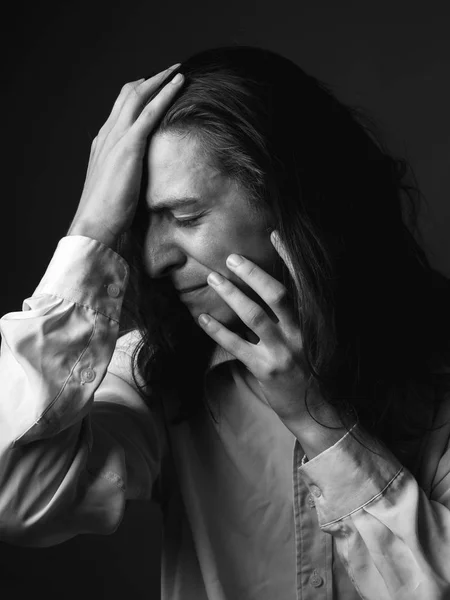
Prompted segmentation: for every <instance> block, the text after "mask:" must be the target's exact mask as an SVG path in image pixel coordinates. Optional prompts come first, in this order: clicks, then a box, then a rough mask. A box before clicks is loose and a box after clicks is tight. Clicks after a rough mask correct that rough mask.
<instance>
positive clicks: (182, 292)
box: [177, 284, 206, 296]
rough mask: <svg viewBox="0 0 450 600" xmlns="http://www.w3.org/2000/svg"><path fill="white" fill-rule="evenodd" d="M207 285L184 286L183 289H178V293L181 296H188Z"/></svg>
mask: <svg viewBox="0 0 450 600" xmlns="http://www.w3.org/2000/svg"><path fill="white" fill-rule="evenodd" d="M205 287H206V285H205V284H204V285H197V286H195V287H189V288H183V289H181V290H177V292H178V294H179V295H180V296H186V295H187V294H192V293H194V292H197V291H199V290H202V289H204V288H205Z"/></svg>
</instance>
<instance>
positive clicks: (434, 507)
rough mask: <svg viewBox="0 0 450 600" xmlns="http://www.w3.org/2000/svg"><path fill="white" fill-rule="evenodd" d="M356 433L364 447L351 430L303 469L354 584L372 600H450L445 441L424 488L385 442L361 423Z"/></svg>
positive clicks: (449, 461)
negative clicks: (368, 431) (428, 484)
mask: <svg viewBox="0 0 450 600" xmlns="http://www.w3.org/2000/svg"><path fill="white" fill-rule="evenodd" d="M447 412H448V411H447ZM447 430H448V427H447ZM351 433H353V434H355V435H356V437H357V438H359V439H360V440H361V441H362V442H363V444H364V445H365V446H367V448H365V447H364V446H362V445H361V444H360V443H359V442H358V441H357V440H356V439H355V438H354V437H353V436H352V435H351V434H350V433H347V434H346V435H345V436H343V437H342V438H341V439H340V440H339V441H338V442H337V443H336V444H334V445H333V446H331V447H330V448H328V449H327V450H325V451H324V452H322V453H321V454H319V455H317V456H316V457H314V458H313V459H312V460H310V461H309V462H306V463H305V464H304V465H301V466H300V467H299V468H298V472H299V475H300V477H302V478H303V480H304V481H305V483H306V484H307V486H308V488H309V490H310V492H311V494H312V495H313V496H314V499H315V506H316V510H317V515H318V522H319V526H320V528H321V529H322V530H323V531H325V532H327V533H329V534H331V535H332V536H333V537H334V539H335V542H336V549H337V551H338V553H339V556H340V558H341V561H342V563H343V565H344V566H345V568H346V570H347V573H348V575H349V577H350V579H351V581H352V582H353V585H354V586H355V588H356V590H357V591H358V593H359V594H360V596H361V598H365V599H367V600H394V599H395V600H425V599H426V600H443V599H444V598H445V599H447V598H449V597H450V475H449V473H450V449H449V446H448V441H447V443H446V449H444V452H443V454H441V456H440V457H439V458H438V459H436V460H435V465H434V466H433V472H434V473H435V475H434V477H433V482H432V486H431V489H430V492H429V493H426V492H425V491H424V490H423V489H422V488H421V487H420V486H419V484H418V482H417V480H416V479H415V478H414V477H413V475H412V474H411V473H410V471H408V469H407V468H405V467H404V466H402V464H401V463H400V462H399V461H398V460H397V458H396V457H395V456H394V455H393V454H392V453H391V452H390V450H389V449H388V448H387V447H386V446H385V445H384V444H382V443H380V442H379V441H378V440H376V439H374V438H373V437H372V436H370V435H368V434H367V433H366V432H363V431H362V430H361V429H360V427H359V425H355V426H354V427H353V428H352V430H351ZM447 440H448V438H447ZM298 451H299V453H300V452H301V451H300V448H299V447H298Z"/></svg>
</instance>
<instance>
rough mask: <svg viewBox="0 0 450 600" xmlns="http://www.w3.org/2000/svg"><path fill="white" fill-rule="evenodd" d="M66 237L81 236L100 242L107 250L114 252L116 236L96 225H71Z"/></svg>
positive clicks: (77, 223)
mask: <svg viewBox="0 0 450 600" xmlns="http://www.w3.org/2000/svg"><path fill="white" fill-rule="evenodd" d="M66 235H68V236H69V235H83V236H85V237H88V238H91V239H94V240H97V241H98V242H101V243H102V244H104V245H105V246H108V248H111V250H114V251H115V250H116V246H117V236H115V235H114V234H113V233H111V232H109V231H107V230H105V229H102V227H101V226H99V225H98V224H95V225H90V224H86V223H80V222H75V223H72V225H71V226H70V227H69V231H68V232H67V234H66Z"/></svg>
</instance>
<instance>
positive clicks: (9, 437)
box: [0, 236, 164, 546]
mask: <svg viewBox="0 0 450 600" xmlns="http://www.w3.org/2000/svg"><path fill="white" fill-rule="evenodd" d="M128 276H129V269H128V265H127V263H126V261H125V260H124V259H123V258H122V257H121V256H120V255H119V254H117V253H116V252H114V251H113V250H111V249H110V248H108V247H107V246H105V245H104V244H102V243H101V242H98V241H97V240H93V239H91V238H88V237H85V236H67V237H64V238H62V239H61V240H60V241H59V243H58V246H57V248H56V250H55V253H54V255H53V257H52V260H51V262H50V264H49V266H48V268H47V270H46V272H45V274H44V277H43V278H42V280H41V282H40V283H39V285H38V286H37V288H36V290H35V292H34V293H33V295H32V296H31V297H30V298H28V299H26V300H25V301H24V303H23V306H22V311H18V312H12V313H8V314H6V315H4V316H3V317H2V318H1V319H0V332H1V335H2V343H1V351H0V395H1V400H0V540H2V541H6V542H9V543H13V544H18V545H29V546H49V545H54V544H58V543H60V542H63V541H65V540H67V539H69V538H71V537H73V536H75V535H77V534H80V533H97V534H108V533H112V532H114V531H115V530H116V529H117V527H118V525H119V524H120V521H121V519H122V516H123V512H124V508H125V502H126V500H127V499H130V498H142V499H148V498H150V497H151V494H152V489H153V484H154V482H155V480H156V478H157V477H158V474H159V470H160V464H161V455H162V447H163V444H164V439H163V438H162V437H161V427H160V424H159V423H158V418H157V416H156V415H155V414H154V412H153V411H150V410H149V409H148V407H147V406H146V404H145V402H144V401H143V400H142V398H141V396H140V395H139V393H138V392H137V390H136V388H135V386H134V385H133V380H132V377H131V353H130V345H129V344H125V341H127V339H128V338H129V336H124V337H123V338H120V339H119V340H117V338H118V332H119V318H120V313H121V308H122V301H123V296H124V293H125V290H126V286H127V283H128ZM128 341H129V339H128Z"/></svg>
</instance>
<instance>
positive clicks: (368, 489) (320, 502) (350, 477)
mask: <svg viewBox="0 0 450 600" xmlns="http://www.w3.org/2000/svg"><path fill="white" fill-rule="evenodd" d="M350 432H351V433H349V432H347V433H346V434H345V435H344V436H343V437H342V438H341V439H340V440H338V441H337V442H336V443H335V444H334V445H333V446H330V448H327V449H326V450H324V451H323V452H321V453H320V454H318V455H317V456H315V457H314V458H312V459H311V460H309V461H307V462H306V463H304V464H300V466H299V467H298V472H299V475H300V476H301V477H302V478H303V480H304V481H305V483H306V485H307V486H308V488H309V491H310V492H311V494H312V495H313V496H314V498H315V504H316V509H317V517H318V521H319V525H320V527H324V526H326V525H327V524H330V523H331V522H334V521H338V520H340V519H343V518H344V517H346V516H348V515H349V514H350V513H352V512H354V511H356V510H359V509H360V508H361V507H362V506H363V505H364V504H367V503H368V502H371V501H372V500H374V498H375V497H376V496H378V495H379V494H381V493H382V492H383V491H384V490H385V489H386V488H387V487H388V486H389V485H390V483H392V481H393V480H394V479H395V478H396V477H397V475H398V474H399V473H400V471H401V470H402V469H403V466H402V464H401V463H400V462H399V460H398V459H397V458H396V457H395V456H394V454H392V452H391V451H390V450H389V449H388V448H387V447H386V446H385V445H384V444H383V443H382V442H380V441H379V440H377V439H376V438H374V437H372V436H371V435H369V434H368V433H367V432H366V431H363V430H362V428H361V427H360V426H359V424H355V425H354V426H353V427H352V428H351V429H350ZM352 434H353V435H352ZM353 436H356V437H357V438H358V440H361V441H362V443H363V444H364V446H366V447H364V446H363V445H362V444H361V443H359V442H358V441H357V440H356V439H355V438H354V437H353ZM298 451H299V452H300V447H299V446H298ZM375 452H376V453H375Z"/></svg>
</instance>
